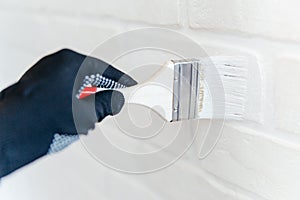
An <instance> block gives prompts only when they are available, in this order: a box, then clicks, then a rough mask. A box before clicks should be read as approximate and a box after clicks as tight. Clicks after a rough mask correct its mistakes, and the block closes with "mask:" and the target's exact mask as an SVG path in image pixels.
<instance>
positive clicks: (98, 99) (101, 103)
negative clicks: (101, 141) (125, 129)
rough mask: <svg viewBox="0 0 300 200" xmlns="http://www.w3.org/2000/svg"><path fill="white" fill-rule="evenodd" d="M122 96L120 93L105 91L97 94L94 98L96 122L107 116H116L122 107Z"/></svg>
mask: <svg viewBox="0 0 300 200" xmlns="http://www.w3.org/2000/svg"><path fill="white" fill-rule="evenodd" d="M124 102H125V100H124V96H123V94H122V93H121V92H119V91H115V90H107V91H103V92H99V93H97V94H96V96H95V109H96V114H97V118H98V122H100V121H102V120H103V119H104V118H105V117H106V116H108V115H116V114H118V113H119V112H120V111H121V109H122V107H123V105H124Z"/></svg>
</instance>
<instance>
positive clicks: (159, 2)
mask: <svg viewBox="0 0 300 200" xmlns="http://www.w3.org/2000/svg"><path fill="white" fill-rule="evenodd" d="M177 1H178V0H176V1H174V0H152V1H148V0H127V1H120V0H110V1H104V0H100V1H99V0H88V1H72V0H54V1H38V0H29V1H21V0H14V1H9V0H4V1H3V2H1V4H2V5H6V6H11V7H12V8H19V9H30V11H32V10H33V11H35V12H40V13H53V14H60V15H71V16H79V15H80V16H82V15H86V16H91V17H93V16H94V17H95V16H98V17H99V16H100V17H106V16H109V17H115V18H119V19H123V20H132V21H138V22H146V23H150V24H158V25H178V22H179V20H178V16H179V8H178V2H177ZM1 4H0V5H1Z"/></svg>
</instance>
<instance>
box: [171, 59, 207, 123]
mask: <svg viewBox="0 0 300 200" xmlns="http://www.w3.org/2000/svg"><path fill="white" fill-rule="evenodd" d="M172 62H173V63H174V81H173V111H172V121H179V120H185V119H195V118H196V117H197V115H198V113H199V112H201V109H202V106H203V95H204V94H203V93H204V91H203V82H202V81H203V69H202V66H201V64H200V61H199V60H196V59H189V60H176V61H172Z"/></svg>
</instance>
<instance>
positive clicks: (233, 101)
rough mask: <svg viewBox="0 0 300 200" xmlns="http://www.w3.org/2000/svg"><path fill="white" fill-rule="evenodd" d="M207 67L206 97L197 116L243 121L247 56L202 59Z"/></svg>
mask: <svg viewBox="0 0 300 200" xmlns="http://www.w3.org/2000/svg"><path fill="white" fill-rule="evenodd" d="M200 62H201V64H202V65H203V69H204V72H203V73H204V83H203V84H204V97H203V101H202V102H201V100H199V104H201V103H202V104H203V105H202V108H203V109H202V110H201V111H200V110H199V115H198V118H202V119H203V118H204V119H232V120H241V119H243V115H244V113H245V101H246V99H245V96H246V92H247V68H246V67H247V61H246V59H245V58H244V57H234V56H216V57H210V58H205V59H200Z"/></svg>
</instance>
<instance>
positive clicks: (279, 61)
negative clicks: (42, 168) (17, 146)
mask: <svg viewBox="0 0 300 200" xmlns="http://www.w3.org/2000/svg"><path fill="white" fill-rule="evenodd" d="M299 6H300V3H299V2H298V1H296V0H286V1H271V0H265V1H258V0H246V1H238V0H228V1H221V0H177V1H175V0H152V1H147V0H129V1H121V0H110V1H103V0H87V1H71V0H60V1H58V0H54V1H47V2H43V1H37V0H27V1H22V0H2V1H0V25H1V31H0V41H1V46H0V66H1V67H0V88H4V87H6V86H7V85H9V84H10V83H12V82H14V81H15V80H16V79H17V78H18V77H19V76H20V75H21V74H22V73H23V72H24V71H25V70H26V69H27V68H28V67H29V66H31V65H32V64H33V63H34V62H35V61H36V60H37V59H38V58H40V57H42V56H43V55H45V54H47V53H49V52H52V51H54V50H58V49H60V48H62V47H69V48H72V49H75V50H79V51H81V52H90V51H91V50H92V49H93V48H94V47H95V46H96V45H97V44H99V43H101V42H102V41H104V40H106V39H108V38H109V37H111V36H112V35H115V34H118V33H121V32H124V31H127V30H132V29H134V28H140V27H149V26H155V27H166V28H170V29H172V30H175V31H179V32H181V33H183V34H186V35H188V36H189V37H191V38H192V39H194V40H195V41H197V42H198V43H199V44H201V45H202V47H204V49H205V50H206V51H207V52H208V54H209V55H244V56H247V57H248V58H249V60H250V63H251V65H249V69H248V70H249V73H250V75H251V79H250V80H249V83H248V85H249V86H250V87H249V96H248V101H247V113H246V120H245V121H243V122H239V123H227V124H226V125H225V128H224V132H223V135H222V137H221V139H220V141H219V143H218V144H217V146H216V148H215V150H214V151H213V152H212V153H211V154H210V155H209V156H208V157H207V158H206V159H204V160H198V161H197V162H196V164H191V167H195V166H196V169H197V170H199V171H197V170H196V171H197V172H195V174H197V173H199V174H201V176H199V180H200V179H201V180H206V181H207V182H208V183H207V184H208V185H210V186H212V188H214V189H212V190H211V193H214V194H215V196H213V195H212V196H209V194H205V193H202V194H203V195H202V196H201V193H200V194H197V195H198V196H197V198H196V197H194V199H222V198H224V197H225V196H226V197H228V199H268V200H284V199H286V200H294V199H295V200H296V199H299V198H300V190H299V189H298V187H299V186H298V185H299V180H300V103H299V102H300V95H299V93H298V91H300V79H299V78H298V76H299V75H298V74H299V73H298V72H300V68H299V66H298V65H300V58H299V56H298V55H300V44H299V42H300V36H299V35H300V25H299V23H298V21H297V20H298V19H299V17H300V14H299V11H298V8H299ZM72 148H74V149H75V148H76V147H72ZM77 148H78V147H77ZM76 151H79V150H73V151H69V154H72V153H73V154H72V155H73V156H74V154H75V153H76ZM66 173H67V172H66ZM195 176H196V175H195ZM197 177H198V175H197ZM212 180H213V181H212ZM19 186H20V185H19ZM200 190H201V189H200V188H199V191H200ZM185 192H189V191H188V190H185ZM195 194H196V193H195ZM205 195H207V196H205Z"/></svg>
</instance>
